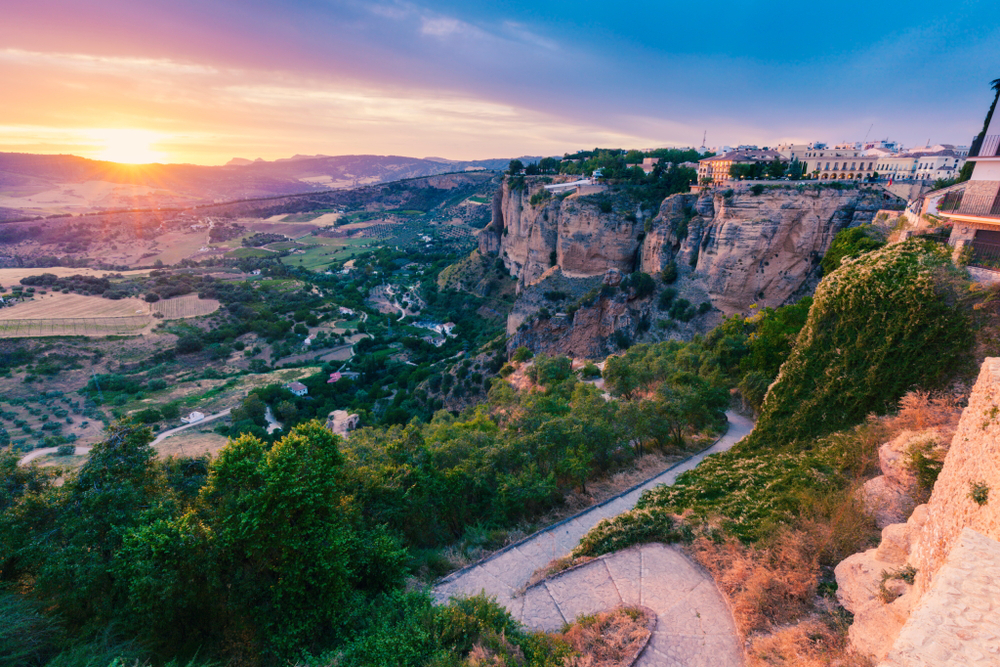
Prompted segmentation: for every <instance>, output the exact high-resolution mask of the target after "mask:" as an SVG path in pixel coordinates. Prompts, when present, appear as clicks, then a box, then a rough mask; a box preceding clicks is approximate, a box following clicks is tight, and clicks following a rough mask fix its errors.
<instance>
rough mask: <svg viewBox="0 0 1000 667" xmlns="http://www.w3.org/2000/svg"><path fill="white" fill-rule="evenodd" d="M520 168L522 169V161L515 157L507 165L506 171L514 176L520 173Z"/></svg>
mask: <svg viewBox="0 0 1000 667" xmlns="http://www.w3.org/2000/svg"><path fill="white" fill-rule="evenodd" d="M522 169H524V163H523V162H521V161H520V160H518V159H517V158H514V159H513V160H511V161H510V165H509V166H508V167H507V173H508V174H510V175H511V176H516V175H517V174H520V173H521V170H522Z"/></svg>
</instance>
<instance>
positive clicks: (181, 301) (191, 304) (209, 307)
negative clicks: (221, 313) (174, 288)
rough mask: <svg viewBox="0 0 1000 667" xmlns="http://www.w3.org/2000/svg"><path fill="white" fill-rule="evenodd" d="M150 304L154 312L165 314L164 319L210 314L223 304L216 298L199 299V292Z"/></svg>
mask: <svg viewBox="0 0 1000 667" xmlns="http://www.w3.org/2000/svg"><path fill="white" fill-rule="evenodd" d="M150 305H151V306H152V311H153V312H154V313H162V314H163V319H166V320H179V319H182V318H185V317H200V316H202V315H210V314H211V313H214V312H215V311H217V310H218V309H219V307H220V306H221V305H222V304H220V303H219V302H218V301H217V300H215V299H199V298H198V295H197V294H185V295H184V296H178V297H175V298H173V299H162V300H160V301H157V302H156V303H153V304H150Z"/></svg>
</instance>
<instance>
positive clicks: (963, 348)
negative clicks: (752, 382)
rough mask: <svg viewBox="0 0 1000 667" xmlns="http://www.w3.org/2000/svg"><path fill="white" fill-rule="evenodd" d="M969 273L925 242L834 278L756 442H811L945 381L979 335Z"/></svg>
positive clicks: (815, 307)
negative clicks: (969, 304) (967, 298)
mask: <svg viewBox="0 0 1000 667" xmlns="http://www.w3.org/2000/svg"><path fill="white" fill-rule="evenodd" d="M959 280H960V279H959V278H958V277H957V272H956V271H955V269H954V268H953V267H952V266H951V263H950V260H949V258H948V256H947V252H946V251H945V250H942V249H940V248H938V247H937V246H934V245H933V244H928V243H926V242H920V241H907V242H904V243H900V244H896V245H893V246H889V247H886V248H883V249H881V250H877V251H875V252H872V253H869V254H868V255H864V256H862V257H861V258H859V259H858V260H856V261H855V262H853V263H851V264H849V265H845V266H843V267H841V268H840V269H839V270H837V271H835V272H833V273H832V274H830V275H829V276H827V277H826V278H824V279H823V281H822V282H821V283H820V285H819V288H818V289H817V290H816V294H815V297H814V298H813V303H812V307H811V308H810V309H809V316H808V319H807V321H806V324H805V326H804V327H803V328H802V331H801V332H799V335H798V340H797V342H796V344H795V348H794V349H793V351H792V353H791V355H790V356H789V358H788V360H787V361H786V362H785V364H784V365H783V366H782V368H781V377H780V378H779V380H778V382H777V383H776V384H775V385H774V386H773V387H772V388H771V391H770V392H769V393H768V396H767V399H766V400H765V402H764V406H763V411H762V413H761V418H760V420H759V421H758V422H757V426H756V428H755V429H754V431H753V433H752V434H751V435H750V437H749V438H747V440H746V441H745V444H746V446H750V447H775V446H781V445H788V444H791V443H793V442H807V441H808V440H810V439H812V438H814V437H816V436H819V435H823V434H825V433H831V432H833V431H837V430H840V429H843V428H845V427H848V426H852V425H854V424H857V423H860V422H861V421H862V420H864V418H865V416H866V415H867V414H869V413H871V412H875V413H885V412H886V411H888V410H891V409H893V408H894V407H895V406H896V405H897V403H898V401H899V399H900V397H902V395H903V394H904V393H906V392H907V391H908V390H910V389H912V388H914V387H921V388H925V389H933V388H936V387H940V386H942V385H943V384H945V383H946V382H947V380H948V379H950V378H951V377H952V376H953V375H954V374H955V373H956V372H958V371H959V370H961V369H962V368H964V367H965V366H966V365H967V363H968V361H969V352H970V349H971V345H972V340H973V338H972V333H971V329H970V323H969V318H968V316H967V315H966V314H965V312H964V310H962V308H960V307H959V306H958V305H957V298H958V297H957V294H958V292H959V290H960V284H959Z"/></svg>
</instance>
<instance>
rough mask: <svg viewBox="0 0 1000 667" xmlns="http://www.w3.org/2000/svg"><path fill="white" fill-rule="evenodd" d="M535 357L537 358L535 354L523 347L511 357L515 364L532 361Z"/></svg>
mask: <svg viewBox="0 0 1000 667" xmlns="http://www.w3.org/2000/svg"><path fill="white" fill-rule="evenodd" d="M533 356H535V353H534V352H532V351H531V350H529V349H528V348H526V347H524V346H521V347H519V348H517V349H516V350H514V354H513V355H512V356H511V358H510V360H511V361H513V362H515V363H521V362H524V361H527V360H528V359H531V358H532V357H533Z"/></svg>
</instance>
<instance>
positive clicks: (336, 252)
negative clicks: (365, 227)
mask: <svg viewBox="0 0 1000 667" xmlns="http://www.w3.org/2000/svg"><path fill="white" fill-rule="evenodd" d="M301 243H302V244H303V245H304V246H306V247H305V251H304V252H300V253H295V254H292V255H286V256H285V257H282V258H281V263H282V264H285V265H287V266H302V267H304V268H307V269H310V270H313V271H315V270H316V269H319V268H322V267H325V266H326V265H328V264H329V263H330V262H333V261H336V260H343V259H349V258H351V257H354V256H355V255H356V254H358V253H359V252H360V251H361V247H362V246H367V245H370V244H371V243H372V240H371V239H331V238H321V237H313V238H310V239H308V240H303V241H301Z"/></svg>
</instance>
